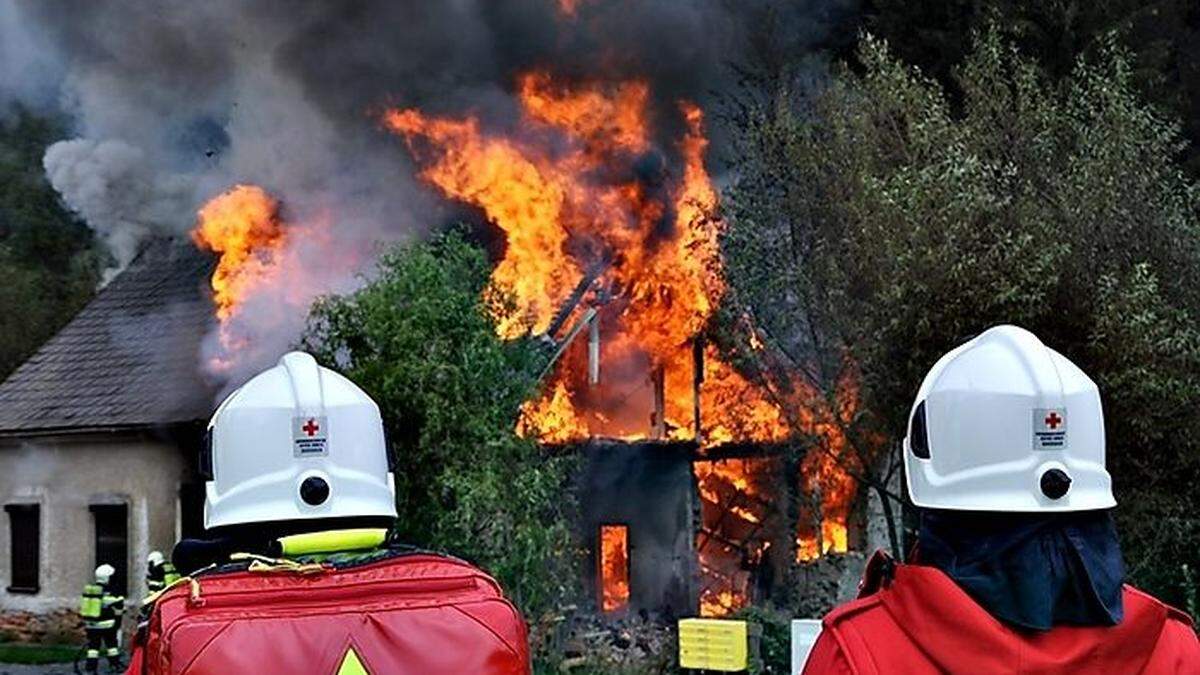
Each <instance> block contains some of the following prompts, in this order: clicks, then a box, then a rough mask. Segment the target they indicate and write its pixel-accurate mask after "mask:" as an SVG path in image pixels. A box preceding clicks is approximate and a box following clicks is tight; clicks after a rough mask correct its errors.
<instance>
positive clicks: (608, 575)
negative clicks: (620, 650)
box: [598, 525, 629, 612]
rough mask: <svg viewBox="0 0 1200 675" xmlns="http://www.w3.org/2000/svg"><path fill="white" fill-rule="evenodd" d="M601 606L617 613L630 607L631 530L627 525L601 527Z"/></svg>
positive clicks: (607, 610) (605, 609)
mask: <svg viewBox="0 0 1200 675" xmlns="http://www.w3.org/2000/svg"><path fill="white" fill-rule="evenodd" d="M598 562H599V568H600V583H599V587H600V606H601V608H603V609H604V611H606V612H615V611H619V610H622V609H625V608H626V607H628V606H629V528H628V527H627V526H625V525H601V526H600V547H599V561H598Z"/></svg>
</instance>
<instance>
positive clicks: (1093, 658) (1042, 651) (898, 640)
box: [804, 554, 1200, 675]
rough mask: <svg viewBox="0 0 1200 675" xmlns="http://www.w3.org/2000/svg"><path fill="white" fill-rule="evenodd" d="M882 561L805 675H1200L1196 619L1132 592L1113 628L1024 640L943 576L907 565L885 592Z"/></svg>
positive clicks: (826, 629) (839, 612) (831, 625)
mask: <svg viewBox="0 0 1200 675" xmlns="http://www.w3.org/2000/svg"><path fill="white" fill-rule="evenodd" d="M879 562H880V556H879V554H876V558H875V559H872V561H871V564H869V565H868V566H867V576H866V577H865V578H864V579H863V589H864V590H863V594H862V595H860V597H859V599H858V600H855V601H853V602H850V603H847V604H846V605H843V606H841V607H838V608H837V609H835V610H833V611H832V612H830V613H829V615H828V616H826V617H825V620H824V622H823V629H822V632H821V635H820V637H819V638H818V639H817V643H816V645H815V646H814V647H813V651H812V654H811V655H810V656H809V659H808V663H807V664H806V665H805V667H804V674H805V675H843V674H845V675H850V674H853V675H925V674H927V673H928V674H929V675H934V674H936V673H955V674H957V673H963V674H964V675H992V674H999V673H1004V674H1006V675H1009V674H1011V675H1034V674H1037V675H1043V674H1044V675H1049V674H1051V673H1056V674H1057V673H1070V674H1072V675H1087V674H1090V673H1095V674H1097V675H1100V674H1103V675H1124V674H1125V673H1144V674H1146V675H1167V674H1168V673H1169V674H1171V675H1177V674H1178V675H1200V642H1197V639H1196V633H1195V632H1194V631H1193V629H1192V623H1191V620H1190V619H1189V618H1188V616H1187V615H1186V614H1184V613H1183V612H1180V611H1179V610H1176V609H1172V608H1171V607H1168V606H1167V605H1164V604H1163V603H1161V602H1159V601H1158V600H1155V599H1154V598H1152V597H1150V596H1149V595H1146V594H1145V593H1142V592H1141V591H1139V590H1137V589H1135V588H1132V587H1130V586H1126V587H1125V595H1124V606H1125V619H1124V620H1123V621H1122V622H1121V623H1120V624H1119V625H1116V626H1112V627H1103V628H1101V627H1095V628H1093V627H1087V628H1079V627H1073V626H1060V627H1057V628H1054V629H1053V630H1050V631H1047V632H1022V631H1018V630H1015V629H1013V628H1011V627H1009V626H1008V625H1006V624H1003V623H1001V622H1000V621H999V620H997V619H995V618H994V617H992V616H991V615H990V614H988V613H987V611H986V610H984V609H983V608H982V607H980V606H979V605H978V604H976V603H975V601H974V600H972V599H971V598H970V597H969V596H968V595H967V594H966V593H965V592H963V590H962V589H961V588H959V587H958V585H957V584H955V583H954V581H953V580H951V579H950V578H949V577H948V576H946V575H945V574H943V573H942V572H941V570H938V569H935V568H933V567H923V566H918V565H897V566H896V567H895V576H894V578H893V579H892V580H891V582H890V583H887V584H882V585H881V584H880V583H879V582H880V580H881V579H880V577H881V576H882V575H881V570H880V568H881V567H883V565H881V564H879Z"/></svg>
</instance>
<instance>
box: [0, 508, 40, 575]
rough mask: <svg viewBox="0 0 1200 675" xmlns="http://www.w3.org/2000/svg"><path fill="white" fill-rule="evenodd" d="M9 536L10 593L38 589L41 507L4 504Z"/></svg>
mask: <svg viewBox="0 0 1200 675" xmlns="http://www.w3.org/2000/svg"><path fill="white" fill-rule="evenodd" d="M4 510H5V511H6V512H7V513H8V531H9V534H10V535H11V538H12V542H11V543H12V547H11V548H12V559H11V562H12V566H11V568H10V569H12V579H11V580H10V583H9V586H8V591H9V592H10V593H37V592H38V565H39V563H40V556H39V549H40V548H41V542H42V524H41V519H40V517H39V516H40V513H41V509H40V507H39V506H38V505H37V504H6V505H5V507H4Z"/></svg>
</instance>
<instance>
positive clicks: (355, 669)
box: [337, 647, 371, 675]
mask: <svg viewBox="0 0 1200 675" xmlns="http://www.w3.org/2000/svg"><path fill="white" fill-rule="evenodd" d="M337 675H371V674H370V673H368V672H367V669H366V668H364V667H363V664H362V661H359V660H358V654H355V653H354V647H351V648H350V649H347V650H346V656H345V657H344V658H343V659H342V665H341V667H340V668H338V671H337Z"/></svg>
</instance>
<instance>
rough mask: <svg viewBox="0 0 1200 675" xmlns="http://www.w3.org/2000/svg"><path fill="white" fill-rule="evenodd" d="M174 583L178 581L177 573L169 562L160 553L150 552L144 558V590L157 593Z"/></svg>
mask: <svg viewBox="0 0 1200 675" xmlns="http://www.w3.org/2000/svg"><path fill="white" fill-rule="evenodd" d="M176 581H179V573H178V572H176V571H175V566H174V565H172V564H171V561H170V560H167V559H165V558H164V557H163V554H162V551H151V552H150V555H148V556H146V588H147V589H149V591H150V592H151V593H157V592H159V591H161V590H162V589H164V588H166V587H167V586H170V585H171V584H173V583H175V582H176Z"/></svg>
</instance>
